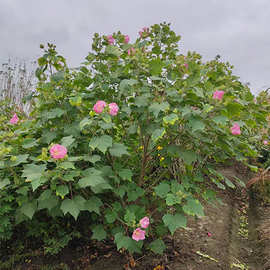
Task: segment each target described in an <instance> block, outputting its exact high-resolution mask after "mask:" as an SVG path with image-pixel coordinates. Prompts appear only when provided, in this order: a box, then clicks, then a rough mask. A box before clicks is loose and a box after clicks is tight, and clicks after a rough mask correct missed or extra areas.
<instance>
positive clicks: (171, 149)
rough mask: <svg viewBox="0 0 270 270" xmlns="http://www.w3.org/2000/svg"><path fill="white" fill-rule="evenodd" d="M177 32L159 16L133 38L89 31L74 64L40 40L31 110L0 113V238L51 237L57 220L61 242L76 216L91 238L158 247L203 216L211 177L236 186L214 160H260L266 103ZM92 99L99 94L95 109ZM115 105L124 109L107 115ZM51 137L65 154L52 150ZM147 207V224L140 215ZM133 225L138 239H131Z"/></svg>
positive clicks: (216, 182) (158, 250) (157, 249)
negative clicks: (22, 229) (86, 46)
mask: <svg viewBox="0 0 270 270" xmlns="http://www.w3.org/2000/svg"><path fill="white" fill-rule="evenodd" d="M179 40H180V37H179V36H177V35H176V34H175V33H174V32H173V31H172V30H171V29H170V25H169V24H166V23H162V24H159V25H153V26H151V27H150V28H149V29H148V28H145V29H143V31H141V32H140V36H139V37H138V38H137V40H136V41H135V42H134V43H129V42H128V41H129V39H127V37H126V36H124V35H123V34H122V33H121V32H118V33H114V34H113V35H112V36H109V37H106V36H100V35H98V34H95V35H94V38H93V44H92V52H90V53H89V54H88V55H87V57H86V58H85V62H84V63H83V64H82V65H81V67H80V68H77V69H70V68H68V67H67V65H66V61H65V58H64V57H62V56H60V55H59V54H58V53H57V51H56V48H55V46H54V45H52V44H48V46H47V47H46V48H44V46H42V48H43V49H44V55H43V56H42V57H41V58H39V59H38V64H39V67H38V69H37V71H36V76H37V78H38V80H39V82H38V85H37V89H36V90H37V93H38V94H37V95H36V96H35V97H32V102H33V104H34V105H33V108H34V109H33V111H32V113H31V119H26V118H23V117H22V116H20V117H19V119H20V120H19V122H18V123H17V124H9V122H8V121H9V119H10V118H11V117H12V114H13V113H15V112H16V111H12V112H11V111H10V112H9V113H7V114H6V115H4V116H3V117H2V116H1V122H0V126H1V133H0V137H1V143H0V147H1V148H0V160H1V161H0V175H1V180H0V204H1V210H0V221H1V228H0V236H1V238H3V239H7V238H9V237H10V236H11V232H12V230H13V229H14V227H15V226H18V224H24V226H26V228H27V229H28V231H29V234H32V235H43V236H44V237H45V239H47V242H49V239H50V235H56V234H57V232H56V231H57V230H58V229H56V228H60V227H61V230H60V231H61V235H62V236H61V237H62V239H64V240H63V243H64V244H63V245H65V243H66V242H68V241H69V240H70V239H71V238H72V237H75V236H76V237H79V234H74V232H73V234H72V235H71V233H72V231H71V230H70V229H68V228H70V227H69V226H64V225H63V224H65V225H66V224H67V223H69V224H71V223H72V224H77V225H78V220H79V221H80V222H82V223H83V224H84V226H87V227H85V228H87V230H89V231H91V233H92V234H91V235H92V236H91V237H92V238H93V239H97V240H99V241H100V240H103V239H106V238H111V237H113V239H114V241H115V244H116V246H117V248H118V249H122V248H123V249H125V250H128V251H129V252H131V253H133V252H138V253H140V252H141V250H142V248H143V247H145V248H149V249H151V250H152V251H153V252H156V253H162V252H163V250H164V249H165V248H166V246H165V244H164V242H163V240H162V239H163V237H164V236H165V235H166V234H167V233H171V234H173V233H174V232H175V231H176V229H178V228H181V227H182V228H185V227H186V226H187V216H203V215H204V212H203V206H202V204H201V202H202V201H209V200H214V199H215V192H214V190H213V188H212V187H213V184H214V185H216V186H217V187H218V188H221V189H224V188H225V187H226V186H228V187H231V188H232V187H234V183H232V182H231V181H230V180H229V179H226V178H225V177H224V176H223V175H221V174H220V173H219V172H218V171H217V169H216V168H217V165H218V164H222V163H224V162H226V161H228V160H232V159H233V160H237V161H240V162H243V163H245V164H247V165H248V166H250V167H251V168H252V169H256V168H255V167H253V166H252V165H249V164H248V160H249V158H250V157H256V156H257V147H256V143H257V142H258V141H261V140H262V137H261V135H258V134H259V133H258V131H259V130H261V129H262V128H263V127H266V125H267V122H266V117H267V106H266V105H265V106H261V104H259V103H255V102H254V96H253V95H252V94H251V92H250V90H249V88H248V87H247V86H246V85H243V84H242V83H241V82H240V81H239V80H238V78H237V77H236V76H234V75H233V73H232V66H230V65H229V64H228V63H222V62H221V61H220V60H219V58H218V57H217V58H216V59H214V60H212V61H210V62H206V63H204V62H203V61H202V59H201V56H200V55H199V54H197V53H191V52H189V53H188V54H187V55H186V56H184V55H183V54H180V53H179V49H178V42H179ZM216 91H219V92H216ZM98 101H104V102H105V103H106V106H101V107H99V109H100V110H99V111H98V110H97V109H96V108H97V107H94V105H95V104H96V103H97V102H98ZM111 103H116V104H117V107H118V108H119V110H116V111H114V113H112V111H111V108H110V107H109V106H108V104H111ZM99 105H100V103H99ZM96 106H97V105H96ZM94 108H95V110H94ZM235 125H236V127H237V129H238V131H239V130H240V131H239V132H240V134H239V132H238V134H237V133H235V132H233V130H232V129H231V128H232V127H233V126H235ZM56 144H58V145H60V146H63V147H64V148H65V149H67V154H66V155H65V153H64V155H63V157H61V158H59V155H58V156H57V155H55V156H54V157H53V155H52V153H51V152H50V149H51V148H52V147H53V146H54V148H55V145H56ZM55 149H58V150H59V149H60V148H55ZM58 150H57V151H58ZM60 150H61V149H60ZM60 150H59V151H60ZM57 153H58V152H57ZM58 154H59V153H58ZM56 156H57V157H58V158H55V157H56ZM240 184H241V183H240ZM7 214H8V215H7ZM145 217H148V218H149V219H150V225H149V226H146V227H147V228H144V227H142V226H140V224H139V221H140V220H142V219H143V218H145ZM76 220H77V223H76ZM144 220H145V219H144ZM46 223H47V224H54V225H53V226H51V227H49V226H46V225H45V224H46ZM3 224H4V225H3ZM33 224H35V226H34V225H33ZM39 224H41V225H39ZM56 224H61V225H59V226H58V227H57V226H56ZM77 225H76V226H77ZM141 227H142V228H141ZM139 228H141V229H140V230H138V229H139ZM136 229H137V231H136V232H139V233H141V231H143V233H142V234H144V235H140V237H141V236H142V238H143V236H145V240H138V241H136V240H134V239H135V238H136V237H132V235H133V234H134V231H135V230H136ZM54 230H55V231H54ZM58 234H59V233H58ZM67 235H69V237H68V236H67ZM70 235H71V236H70ZM46 237H47V238H46ZM59 237H60V236H59ZM45 242H46V241H45ZM60 246H61V245H60Z"/></svg>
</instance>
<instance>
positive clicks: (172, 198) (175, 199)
mask: <svg viewBox="0 0 270 270" xmlns="http://www.w3.org/2000/svg"><path fill="white" fill-rule="evenodd" d="M178 203H181V199H180V198H179V196H177V195H174V194H171V193H169V194H167V197H166V204H167V205H168V206H172V205H175V204H178Z"/></svg>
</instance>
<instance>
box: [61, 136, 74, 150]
mask: <svg viewBox="0 0 270 270" xmlns="http://www.w3.org/2000/svg"><path fill="white" fill-rule="evenodd" d="M74 141H75V138H73V136H72V135H70V136H67V137H63V138H62V140H61V145H63V146H65V147H68V146H70V145H71V144H72V143H73V142H74Z"/></svg>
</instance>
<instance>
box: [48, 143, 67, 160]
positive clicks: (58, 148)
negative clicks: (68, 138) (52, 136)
mask: <svg viewBox="0 0 270 270" xmlns="http://www.w3.org/2000/svg"><path fill="white" fill-rule="evenodd" d="M50 154H51V156H52V157H53V158H54V159H60V158H64V157H65V156H66V154H67V148H66V147H65V146H63V145H61V144H54V145H53V146H52V147H51V149H50Z"/></svg>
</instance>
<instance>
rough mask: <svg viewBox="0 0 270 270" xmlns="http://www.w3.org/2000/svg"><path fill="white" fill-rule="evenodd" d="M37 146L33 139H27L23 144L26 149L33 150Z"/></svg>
mask: <svg viewBox="0 0 270 270" xmlns="http://www.w3.org/2000/svg"><path fill="white" fill-rule="evenodd" d="M36 145H37V140H35V139H33V138H25V139H24V140H23V142H22V147H23V148H25V149H28V148H31V147H33V146H36Z"/></svg>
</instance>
